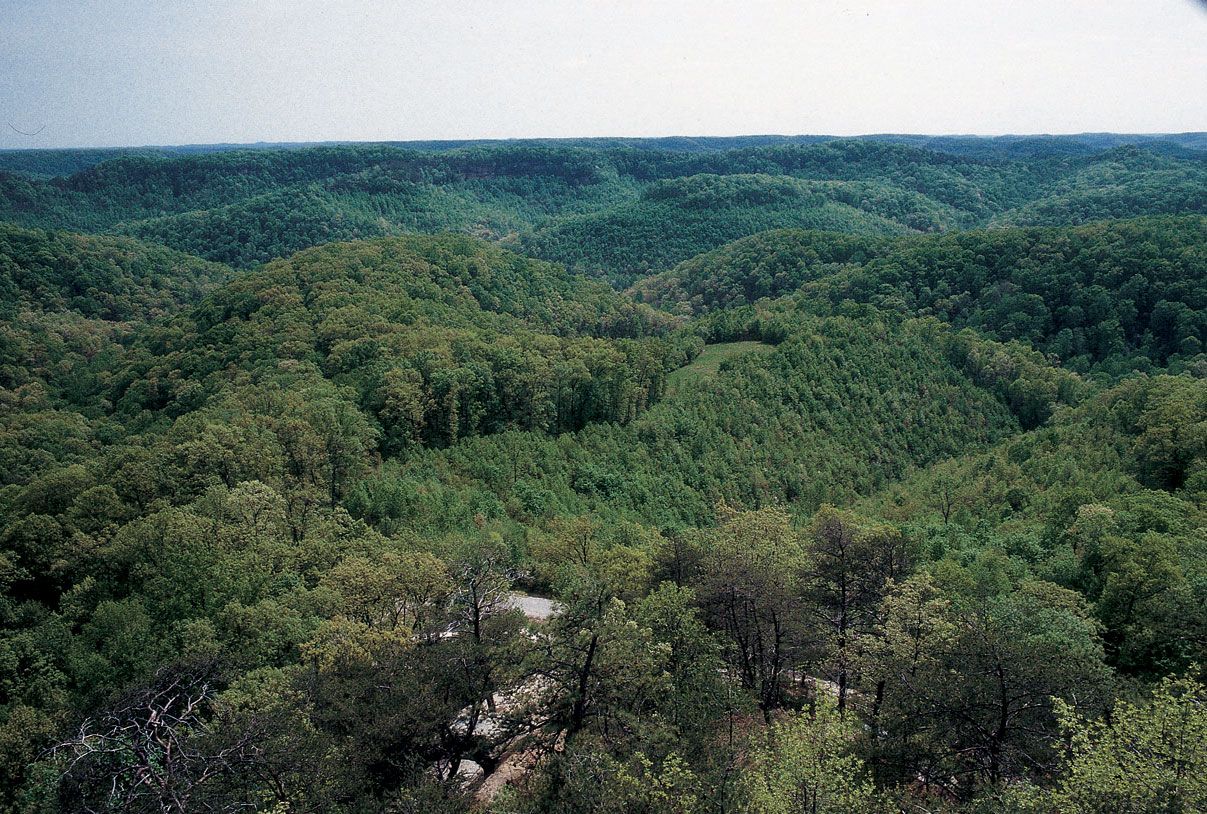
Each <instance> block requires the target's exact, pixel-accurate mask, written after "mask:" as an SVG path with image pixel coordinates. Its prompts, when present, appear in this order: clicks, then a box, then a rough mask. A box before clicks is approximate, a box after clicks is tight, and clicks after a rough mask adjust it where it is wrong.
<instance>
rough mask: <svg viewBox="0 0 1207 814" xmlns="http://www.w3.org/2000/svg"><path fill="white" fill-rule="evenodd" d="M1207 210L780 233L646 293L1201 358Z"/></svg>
mask: <svg viewBox="0 0 1207 814" xmlns="http://www.w3.org/2000/svg"><path fill="white" fill-rule="evenodd" d="M1205 246H1207V219H1204V218H1203V217H1195V216H1185V217H1170V218H1142V219H1136V220H1123V221H1104V222H1101V223H1095V224H1089V225H1086V226H1080V227H1074V228H1063V229H1000V230H989V231H967V232H959V233H953V234H945V235H936V236H924V237H910V238H903V239H899V240H896V241H887V240H881V241H867V240H858V239H852V238H851V237H848V236H843V235H826V234H821V233H809V232H795V231H785V232H769V233H767V234H764V235H758V236H755V237H752V238H748V239H745V240H741V241H737V242H735V243H733V244H731V245H730V246H726V247H724V248H723V249H719V250H717V251H714V252H712V253H709V254H705V255H702V256H700V257H698V258H694V259H692V260H691V261H688V262H686V263H683V264H682V265H680V266H679V267H678V268H676V269H674V270H672V271H671V272H668V273H666V274H663V275H660V276H658V277H655V278H653V279H651V280H647V281H644V282H643V283H642V284H641V285H639V286H638V287H637V289H636V291H637V293H638V295H639V296H640V298H641V299H643V300H645V301H646V302H650V303H653V304H655V305H658V306H660V307H662V308H666V309H668V310H672V311H676V312H678V313H686V314H692V313H704V312H707V311H709V310H713V309H716V308H724V307H730V306H734V305H741V304H743V303H747V302H751V301H752V300H755V299H757V298H759V297H765V296H772V297H774V296H778V295H782V294H785V293H788V292H791V291H795V290H799V293H798V294H797V296H798V298H799V299H800V300H801V301H802V302H813V303H815V304H816V303H830V304H832V305H837V304H839V303H842V302H844V301H847V300H853V301H856V302H865V303H871V304H874V305H877V306H879V307H883V308H888V309H892V310H899V311H905V312H909V313H917V314H920V315H933V316H936V317H939V318H941V319H944V320H946V321H948V322H951V323H952V324H954V325H957V326H970V327H973V328H976V329H978V330H981V331H983V332H985V333H986V334H987V335H989V336H993V337H995V338H998V339H1001V340H1003V341H1009V340H1021V341H1025V342H1028V343H1031V344H1033V345H1034V346H1035V347H1036V348H1037V349H1039V350H1041V351H1043V352H1044V353H1048V354H1053V355H1055V356H1057V357H1059V358H1061V359H1063V360H1065V363H1066V364H1067V365H1071V366H1073V367H1074V368H1076V369H1079V370H1089V369H1091V368H1094V369H1100V370H1103V371H1106V372H1110V371H1115V372H1119V371H1123V370H1128V369H1131V368H1133V367H1142V368H1143V367H1151V366H1154V365H1155V366H1164V365H1166V364H1167V363H1169V362H1170V361H1171V360H1177V362H1178V364H1182V365H1185V364H1191V363H1192V362H1193V360H1194V359H1196V358H1198V356H1199V354H1201V353H1202V352H1203V337H1204V336H1205V335H1207V323H1205V322H1204V319H1207V283H1205V281H1207V253H1205V248H1204V247H1205Z"/></svg>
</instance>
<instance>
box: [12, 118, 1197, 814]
mask: <svg viewBox="0 0 1207 814" xmlns="http://www.w3.org/2000/svg"><path fill="white" fill-rule="evenodd" d="M1198 144H1199V141H1197V140H1196V137H1195V136H1194V134H1191V135H1190V136H1186V137H1151V138H1144V139H1132V140H1131V141H1129V140H1127V139H1125V138H1123V137H1116V136H1111V135H1109V134H1108V135H1101V136H1093V135H1088V136H1082V137H1067V138H1066V137H1059V138H1053V137H1027V138H1014V137H1010V138H1003V139H991V140H982V139H975V138H964V137H933V138H931V137H910V136H883V137H877V138H875V139H867V140H859V139H823V138H799V139H792V138H787V139H784V138H778V137H747V138H742V139H720V140H709V139H691V138H675V139H659V140H621V139H598V140H575V141H571V142H559V141H556V140H555V141H548V142H544V141H531V142H517V143H503V144H492V143H473V144H459V143H442V142H432V143H423V144H411V145H391V144H376V145H344V144H332V145H322V146H289V145H274V146H264V147H262V148H257V149H227V148H226V147H223V146H220V145H219V146H216V147H213V148H197V149H184V148H182V149H159V148H150V149H138V150H128V151H127V150H119V151H82V152H80V153H73V152H67V153H61V154H60V153H55V154H47V155H44V156H27V157H24V158H21V159H15V158H12V157H5V156H4V155H0V168H4V167H7V168H8V169H7V170H4V171H3V172H4V173H5V174H2V175H0V218H3V219H7V220H8V221H12V222H11V223H8V222H6V223H3V224H0V814H48V813H49V812H85V811H106V812H117V811H121V812H123V814H125V813H126V812H132V813H133V814H141V813H142V812H148V814H150V812H162V811H165V810H167V811H176V812H181V814H183V812H188V811H214V812H233V811H244V810H247V811H251V810H256V811H276V812H284V811H289V812H307V813H312V814H367V812H379V811H384V812H389V813H390V814H421V813H422V814H467V813H468V812H471V811H490V812H497V814H550V813H551V812H558V814H561V813H562V812H571V813H572V814H621V812H626V813H627V812H646V814H706V813H708V814H711V812H714V811H730V812H732V811H743V812H745V811H750V812H755V814H768V813H769V812H781V811H787V810H789V809H791V810H796V809H797V808H799V807H800V804H801V799H802V798H800V797H799V796H793V795H794V794H797V792H799V791H800V789H801V788H817V789H823V790H824V792H823V797H821V798H816V797H815V799H817V800H818V805H817V806H816V808H817V810H818V811H819V812H823V811H825V812H851V813H853V812H859V813H860V814H864V812H869V813H870V814H904V812H913V811H920V810H926V811H930V812H936V814H984V813H985V812H989V811H993V812H1004V813H1005V814H1041V812H1053V811H1060V812H1062V814H1064V812H1068V814H1090V812H1099V811H1106V810H1110V811H1116V810H1118V811H1124V810H1129V811H1131V810H1134V811H1151V810H1156V808H1157V807H1158V806H1155V805H1149V804H1148V803H1147V802H1146V803H1144V804H1143V805H1139V804H1137V805H1134V806H1131V807H1130V808H1129V807H1128V806H1129V805H1130V803H1129V804H1128V805H1124V804H1121V803H1119V802H1118V800H1117V799H1116V798H1113V797H1110V794H1113V793H1114V792H1113V791H1111V789H1115V788H1116V786H1112V785H1111V784H1110V783H1104V782H1097V781H1095V782H1082V780H1081V778H1084V777H1085V776H1087V773H1093V772H1099V771H1100V772H1106V773H1108V774H1109V772H1111V771H1114V769H1113V768H1111V767H1114V766H1117V765H1126V766H1128V767H1137V771H1142V772H1143V776H1144V777H1146V778H1154V779H1153V780H1152V784H1151V787H1152V788H1153V789H1157V790H1158V791H1157V792H1152V793H1151V794H1149V792H1148V791H1144V794H1149V797H1146V798H1144V799H1145V800H1148V801H1149V802H1151V801H1152V800H1153V799H1156V797H1158V796H1160V797H1161V799H1162V800H1165V799H1173V800H1178V801H1179V803H1178V805H1180V806H1181V808H1179V809H1178V810H1184V811H1191V810H1196V806H1197V807H1199V808H1201V807H1202V806H1201V805H1199V802H1201V800H1202V799H1203V798H1202V796H1201V795H1200V796H1199V797H1194V796H1193V795H1194V794H1196V793H1197V792H1195V791H1194V788H1195V787H1193V786H1187V784H1186V783H1183V782H1182V781H1181V780H1180V779H1179V778H1181V777H1189V776H1192V775H1193V776H1195V777H1197V776H1198V774H1200V773H1199V772H1197V771H1189V770H1188V771H1183V768H1184V767H1185V766H1191V767H1195V766H1199V767H1202V766H1207V751H1204V749H1203V748H1202V746H1201V741H1202V738H1199V737H1198V736H1197V734H1196V733H1201V732H1202V731H1203V727H1204V726H1207V722H1204V720H1203V715H1202V711H1203V709H1204V708H1205V707H1204V699H1205V692H1207V691H1205V690H1204V689H1203V682H1202V667H1201V665H1203V664H1205V663H1207V661H1205V659H1207V651H1205V649H1204V632H1205V630H1207V622H1205V621H1204V614H1203V610H1202V609H1203V607H1204V603H1205V602H1207V593H1205V589H1204V586H1205V585H1207V534H1205V530H1207V502H1205V500H1207V491H1205V489H1207V433H1205V431H1204V427H1207V389H1205V387H1204V384H1205V382H1207V354H1205V352H1204V351H1205V349H1204V347H1203V344H1202V343H1203V341H1204V337H1205V336H1207V289H1205V288H1204V286H1205V285H1207V217H1205V216H1204V214H1203V211H1202V207H1201V199H1202V195H1201V192H1202V191H1203V188H1204V186H1205V182H1204V178H1203V176H1202V161H1201V158H1200V157H1199V156H1198V154H1197V153H1196V152H1195V150H1196V149H1198V147H1197V146H1196V145H1198ZM1115 215H1127V217H1123V218H1116V217H1114V216H1115ZM1133 216H1134V217H1133ZM185 252H187V253H185ZM202 258H211V259H215V258H216V259H220V260H222V261H224V262H223V263H217V262H212V261H211V260H206V259H202ZM622 285H627V286H628V288H626V289H621V288H620V286H622ZM526 607H527V608H532V607H539V608H541V609H542V611H541V613H539V614H536V615H534V616H533V617H525V616H524V614H523V612H522V609H523V608H526ZM1108 720H1109V721H1110V722H1111V723H1110V725H1109V726H1108V725H1107V723H1106V722H1107V721H1108ZM1116 732H1118V733H1120V734H1119V738H1121V739H1122V740H1120V741H1119V742H1116V741H1115V740H1112V739H1113V738H1115V737H1116V735H1115V733H1116ZM1125 733H1126V737H1124V734H1125ZM1133 743H1142V744H1152V745H1153V747H1152V748H1151V749H1149V748H1148V747H1147V746H1146V747H1145V748H1144V749H1141V750H1136V749H1133V748H1131V746H1132V744H1133ZM1119 755H1124V756H1126V757H1125V763H1123V764H1121V763H1119V760H1120V758H1119ZM1103 767H1105V768H1103ZM1179 772H1182V774H1179ZM1112 776H1113V775H1112ZM1170 778H1173V779H1172V780H1171V779H1170ZM814 781H817V782H816V783H815V782H814ZM1179 784H1181V785H1179ZM1137 788H1141V784H1132V785H1131V786H1129V787H1128V789H1129V791H1128V793H1129V794H1131V793H1132V792H1133V791H1135V789H1137ZM1143 788H1144V789H1147V788H1149V787H1148V786H1144V787H1143ZM1187 788H1189V789H1190V791H1186V789H1187ZM1070 789H1072V791H1070ZM1169 789H1173V791H1168V790H1169ZM1136 793H1139V792H1136ZM825 795H829V796H825ZM1078 795H1081V796H1078ZM1086 795H1089V797H1086ZM1178 795H1181V796H1180V797H1179V796H1178ZM1074 798H1076V800H1078V801H1080V800H1082V799H1083V798H1085V799H1088V800H1089V802H1087V803H1086V805H1085V806H1084V807H1082V808H1078V807H1077V806H1078V805H1081V803H1080V802H1077V803H1076V804H1073V803H1070V802H1069V801H1070V800H1073V799H1074ZM1129 799H1130V798H1129ZM836 801H837V802H836ZM1187 801H1188V802H1187ZM1182 803H1185V804H1184V805H1183V804H1182Z"/></svg>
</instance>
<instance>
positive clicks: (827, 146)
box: [0, 136, 1205, 284]
mask: <svg viewBox="0 0 1207 814" xmlns="http://www.w3.org/2000/svg"><path fill="white" fill-rule="evenodd" d="M1120 144H1123V145H1125V146H1118V145H1120ZM1195 144H1197V142H1195V140H1194V139H1193V138H1189V137H1188V138H1186V139H1182V140H1180V141H1179V140H1178V139H1176V138H1173V137H1170V138H1166V139H1158V138H1149V137H1135V138H1133V139H1132V140H1131V141H1130V142H1128V141H1127V140H1125V139H1124V140H1120V139H1118V138H1106V139H1104V138H1097V139H1096V138H1091V137H1085V138H1080V139H1078V138H1071V137H1070V138H1057V139H1035V140H1032V141H1029V142H1028V141H1020V140H1017V139H999V140H976V139H972V140H967V139H965V140H963V141H961V140H959V139H947V140H944V139H937V140H936V139H932V140H926V139H917V138H909V137H887V136H886V137H878V138H874V139H868V140H859V139H822V138H805V139H778V138H771V137H768V138H749V139H732V140H718V141H710V140H690V139H679V140H676V139H665V140H646V141H641V140H637V141H626V140H614V139H611V140H610V139H596V140H569V141H558V140H551V141H541V140H534V141H525V142H515V143H511V142H506V143H495V144H491V143H481V144H479V143H472V142H470V143H465V144H457V143H416V144H414V145H392V144H372V145H350V144H348V145H319V146H311V147H306V146H288V147H281V146H277V147H274V146H271V145H268V146H264V147H262V148H258V149H227V148H221V147H219V148H214V149H211V150H205V149H201V148H198V149H184V148H181V149H145V150H131V151H81V152H80V153H78V154H77V153H61V152H52V153H47V154H44V155H43V154H40V153H30V154H21V153H0V220H7V221H11V222H14V223H19V224H22V225H25V226H31V227H39V228H58V229H72V230H82V231H88V232H118V233H125V234H131V235H134V236H137V237H140V238H143V239H147V240H154V241H157V242H161V243H163V244H164V245H167V246H171V247H173V248H177V249H180V250H183V251H188V252H190V253H194V254H197V255H199V256H202V257H205V258H207V259H211V260H214V261H218V262H223V263H227V264H230V265H234V266H237V267H249V266H251V265H254V264H256V263H260V262H265V261H267V260H271V259H274V258H277V257H284V256H287V255H289V254H291V253H293V252H294V251H298V250H300V249H304V248H307V247H309V246H313V245H319V244H321V243H325V242H330V241H334V240H347V239H356V238H365V237H376V236H382V235H391V234H403V233H412V232H422V233H430V232H440V231H449V230H451V231H458V232H464V233H469V234H473V235H476V236H479V237H484V238H487V239H491V240H502V241H506V242H507V243H508V245H510V246H512V247H513V248H514V247H519V248H521V249H522V250H523V251H531V252H535V253H537V254H540V255H541V256H543V257H546V258H547V259H553V260H557V261H558V262H563V263H566V264H569V265H572V266H574V267H576V268H581V269H582V270H584V271H587V272H589V273H591V274H594V275H596V276H601V277H604V278H607V279H611V280H613V281H617V282H621V283H625V284H627V283H628V282H632V281H633V280H634V279H635V277H636V276H638V275H640V274H644V273H647V272H657V271H664V270H666V269H668V268H670V267H671V266H672V265H674V264H675V263H677V262H680V261H682V260H686V259H688V258H689V257H691V256H692V255H694V254H697V253H699V252H701V251H705V250H708V249H712V248H716V247H717V246H719V245H721V244H722V243H724V242H727V241H729V240H732V239H736V238H740V237H743V236H746V235H749V234H753V233H756V232H759V231H763V230H766V229H770V228H780V227H803V228H820V229H828V230H838V231H843V232H849V233H856V234H900V233H908V232H915V231H921V232H930V231H936V230H945V229H961V228H970V227H975V226H984V225H988V224H990V223H993V224H999V223H1000V224H1019V225H1028V224H1039V225H1059V224H1062V223H1081V222H1086V221H1089V220H1095V219H1101V218H1108V217H1133V216H1139V215H1148V214H1166V213H1175V212H1201V211H1202V201H1203V199H1204V189H1205V181H1204V175H1203V162H1202V156H1201V154H1200V153H1199V152H1197V151H1196V150H1195V149H1194V147H1193V145H1195ZM1178 145H1186V146H1183V147H1179V146H1178ZM5 167H8V168H9V169H7V170H6V169H5ZM56 170H57V172H56ZM718 176H720V177H718ZM727 179H728V180H727ZM706 199H707V200H708V201H709V203H708V205H707V206H704V205H703V202H704V201H705V200H706ZM659 230H662V231H659Z"/></svg>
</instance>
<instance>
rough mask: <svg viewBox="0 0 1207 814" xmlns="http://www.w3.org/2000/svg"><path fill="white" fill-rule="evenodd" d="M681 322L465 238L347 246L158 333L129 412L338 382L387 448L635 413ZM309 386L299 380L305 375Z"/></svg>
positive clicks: (675, 355)
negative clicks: (250, 389)
mask: <svg viewBox="0 0 1207 814" xmlns="http://www.w3.org/2000/svg"><path fill="white" fill-rule="evenodd" d="M669 324H670V321H669V320H668V319H667V318H666V317H665V316H663V315H660V314H658V313H657V312H655V311H653V310H651V309H649V308H648V307H645V306H641V305H635V304H633V303H631V302H629V301H627V300H625V299H623V298H622V297H621V296H620V295H618V294H617V293H615V292H614V291H612V290H611V289H609V288H608V287H606V286H604V285H602V284H600V283H596V282H592V281H587V280H584V279H581V278H575V277H571V276H569V275H567V274H566V273H565V272H564V271H563V270H562V269H561V268H560V267H557V266H553V265H551V264H548V263H544V262H541V261H537V260H531V259H528V258H524V257H521V256H519V255H515V254H512V253H510V252H506V251H503V250H500V249H498V248H495V247H493V246H491V245H490V244H487V243H484V242H482V241H479V240H475V239H473V238H468V237H464V236H455V235H444V236H435V237H426V236H425V237H399V238H388V239H381V240H374V241H362V242H357V243H335V244H329V245H326V246H321V247H317V248H314V249H309V250H307V251H304V252H301V253H299V254H296V255H294V256H292V257H290V258H288V259H286V260H279V261H275V262H273V263H269V264H267V265H266V266H264V267H262V268H261V269H258V270H255V271H252V272H249V273H247V274H245V275H243V276H241V277H240V278H239V279H237V280H235V281H233V282H231V283H230V284H228V285H226V286H224V287H222V288H221V289H219V290H218V291H216V292H214V293H213V294H211V295H210V296H209V297H207V298H206V299H205V300H204V301H203V302H202V303H201V304H199V305H198V306H197V307H196V308H194V309H192V310H191V311H189V312H187V313H185V314H183V315H181V316H180V317H179V318H177V319H175V320H172V321H170V322H167V323H164V324H162V325H159V326H153V327H150V328H148V329H147V330H145V331H143V332H142V333H141V334H140V335H139V336H138V338H137V341H136V342H135V343H134V345H133V346H132V348H131V350H130V354H129V358H128V360H127V364H126V365H125V366H124V367H123V368H122V369H120V370H117V371H115V373H114V375H113V378H112V381H113V389H112V395H111V398H112V399H113V401H114V403H115V404H116V405H117V407H118V409H119V410H120V411H121V413H123V414H125V415H131V416H135V415H137V414H138V413H139V412H140V411H143V410H151V411H159V410H167V411H168V412H169V413H170V414H172V415H182V414H184V413H186V412H188V411H189V410H192V409H196V408H198V407H200V406H201V405H202V404H204V403H205V401H206V400H207V399H210V398H216V397H218V396H219V395H220V394H221V393H222V391H223V389H224V388H225V387H227V386H228V385H230V384H232V383H237V382H241V381H246V380H247V379H246V377H247V376H251V377H252V378H251V381H263V382H268V381H272V380H275V379H277V378H279V377H282V376H283V377H284V380H290V378H291V377H293V378H296V380H297V381H298V382H299V383H305V382H308V381H331V382H333V383H335V384H337V385H339V386H341V387H347V388H350V390H349V393H351V394H352V395H353V396H354V398H355V400H356V402H357V403H358V404H359V405H360V406H361V407H363V408H365V409H366V410H368V411H369V412H370V414H371V415H373V416H374V417H375V419H376V420H377V421H379V422H380V425H381V427H382V431H383V432H384V434H385V438H386V445H387V448H388V449H391V450H395V451H396V450H398V449H402V448H404V447H406V446H408V445H410V444H412V443H432V444H447V443H450V442H452V441H455V440H457V439H458V438H461V437H464V436H466V435H471V434H474V433H478V432H497V431H500V430H502V429H506V428H509V427H523V428H531V429H546V430H550V431H557V430H562V429H566V428H573V427H579V426H582V425H583V424H584V423H586V422H589V421H596V420H616V421H624V420H628V419H630V418H632V417H633V416H634V415H635V414H636V413H637V412H638V411H640V410H641V409H643V407H644V406H645V404H647V403H648V402H650V401H652V400H653V399H655V398H657V396H658V394H659V393H660V392H661V388H662V385H663V382H664V379H665V374H666V371H667V370H669V369H670V368H671V367H673V366H675V365H677V364H680V363H681V362H682V359H683V354H684V353H685V352H686V350H685V349H679V348H678V346H677V345H676V344H675V343H671V342H669V341H667V340H664V339H658V338H645V339H643V338H642V337H653V336H654V335H657V334H660V333H664V332H665V330H666V329H667V327H668V326H669ZM299 386H300V384H299Z"/></svg>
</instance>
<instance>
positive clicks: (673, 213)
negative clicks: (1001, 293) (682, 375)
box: [521, 175, 949, 282]
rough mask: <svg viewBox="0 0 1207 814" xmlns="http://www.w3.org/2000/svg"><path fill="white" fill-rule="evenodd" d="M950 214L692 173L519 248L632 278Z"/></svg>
mask: <svg viewBox="0 0 1207 814" xmlns="http://www.w3.org/2000/svg"><path fill="white" fill-rule="evenodd" d="M948 215H949V213H948V212H946V211H945V208H944V207H942V206H939V205H938V204H936V203H934V202H933V201H929V200H927V199H925V198H923V197H921V196H919V195H915V194H911V193H906V192H904V191H901V190H893V189H891V188H884V187H876V186H871V185H860V184H852V183H839V182H825V183H822V182H806V181H799V180H796V179H792V178H785V177H776V176H770V175H726V176H719V175H695V176H690V177H686V178H678V179H674V180H670V181H661V182H658V183H656V184H654V185H652V186H650V187H648V188H647V189H646V190H644V192H643V193H642V196H641V199H640V200H639V201H636V202H634V203H631V204H626V205H623V206H621V207H618V208H615V209H612V210H609V211H606V212H603V213H599V214H592V215H582V216H579V217H575V218H570V219H565V220H560V221H556V222H554V223H553V224H551V225H550V226H548V227H546V228H544V229H541V230H538V231H537V232H536V233H535V234H534V235H532V237H531V238H529V239H525V240H524V241H523V242H522V244H521V245H522V246H523V247H524V249H525V251H527V252H529V253H532V254H535V255H537V256H540V257H545V258H547V259H550V260H556V261H557V262H560V263H564V264H565V265H566V266H567V267H569V268H571V269H573V270H575V271H577V272H581V273H585V274H590V275H592V276H597V277H605V278H608V279H610V280H613V281H619V282H630V281H632V280H633V279H634V278H636V277H639V276H642V275H644V274H648V273H650V272H652V271H657V270H659V269H663V268H669V267H670V266H672V265H674V264H675V263H678V262H679V261H681V260H685V259H687V258H688V257H691V256H693V255H696V254H699V253H700V252H702V251H707V250H709V249H711V248H714V247H716V246H719V245H721V244H723V243H725V242H727V241H729V240H732V239H734V238H738V237H742V236H743V235H747V234H751V233H754V232H758V231H762V230H764V229H770V228H779V227H789V226H795V227H807V228H813V229H829V230H831V231H838V232H849V233H856V234H872V235H877V234H903V233H906V232H909V231H913V230H914V228H915V226H916V227H919V228H926V229H928V230H933V229H938V228H941V227H942V226H943V224H944V220H945V219H946V218H947V216H948ZM898 219H899V220H898Z"/></svg>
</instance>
